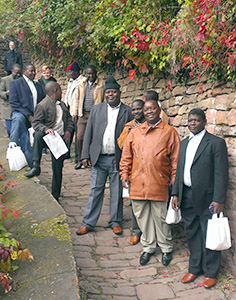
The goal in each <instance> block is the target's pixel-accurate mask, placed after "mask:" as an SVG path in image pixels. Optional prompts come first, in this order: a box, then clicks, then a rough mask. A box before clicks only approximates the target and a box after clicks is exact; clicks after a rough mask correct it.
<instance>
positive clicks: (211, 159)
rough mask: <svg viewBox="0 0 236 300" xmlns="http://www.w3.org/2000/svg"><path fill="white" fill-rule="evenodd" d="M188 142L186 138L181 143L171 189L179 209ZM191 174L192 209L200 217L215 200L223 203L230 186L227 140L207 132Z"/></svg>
mask: <svg viewBox="0 0 236 300" xmlns="http://www.w3.org/2000/svg"><path fill="white" fill-rule="evenodd" d="M188 139H189V138H186V139H184V140H183V141H182V142H181V144H180V150H179V159H178V166H177V172H176V178H175V183H174V186H173V189H172V195H176V196H178V197H179V207H180V206H181V201H182V196H183V178H184V165H185V153H186V148H187V144H188ZM190 174H191V182H192V201H193V209H194V211H195V212H196V214H197V215H201V214H202V212H203V210H204V209H206V208H207V207H209V205H210V203H211V202H212V201H215V202H219V203H224V202H225V200H226V191H227V184H228V155H227V147H226V144H225V141H224V140H223V139H221V138H219V137H217V136H215V135H212V134H210V133H208V132H206V134H205V135H204V137H203V138H202V141H201V143H200V145H199V147H198V149H197V152H196V154H195V157H194V160H193V164H192V167H191V170H190Z"/></svg>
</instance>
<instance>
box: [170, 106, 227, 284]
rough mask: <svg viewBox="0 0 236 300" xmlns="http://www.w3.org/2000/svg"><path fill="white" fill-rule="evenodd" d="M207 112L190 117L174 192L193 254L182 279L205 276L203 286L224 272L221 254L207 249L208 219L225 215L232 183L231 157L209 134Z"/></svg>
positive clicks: (174, 203) (221, 143)
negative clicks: (206, 128) (215, 215)
mask: <svg viewBox="0 0 236 300" xmlns="http://www.w3.org/2000/svg"><path fill="white" fill-rule="evenodd" d="M205 125H206V116H205V113H204V111H203V110H201V109H199V108H196V109H192V110H191V111H190V112H189V115H188V128H189V130H190V136H189V137H187V138H186V139H184V140H183V141H182V142H181V145H180V152H179V159H178V166H177V173H176V178H175V183H174V186H173V189H172V195H173V204H172V207H173V209H175V210H176V211H177V210H178V208H179V207H180V208H181V213H182V218H183V222H184V226H185V233H186V237H187V241H188V246H189V250H190V258H189V270H188V273H187V274H185V276H184V277H183V278H182V280H181V281H182V282H183V283H189V282H192V281H194V280H195V278H196V277H197V276H198V275H199V274H201V273H203V274H204V276H205V279H204V282H203V285H204V287H205V288H211V287H212V286H214V285H215V283H216V276H217V274H218V271H219V268H220V251H212V250H209V249H206V247H205V244H206V231H207V222H208V219H210V218H211V217H212V213H211V212H210V210H209V207H210V206H212V207H213V208H214V213H219V212H222V211H223V208H224V203H225V200H226V191H227V183H228V155H227V147H226V144H225V141H224V140H223V139H221V138H219V137H216V136H215V135H212V134H210V133H208V132H207V131H206V130H205Z"/></svg>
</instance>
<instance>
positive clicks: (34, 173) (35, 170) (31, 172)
mask: <svg viewBox="0 0 236 300" xmlns="http://www.w3.org/2000/svg"><path fill="white" fill-rule="evenodd" d="M40 172H41V170H40V167H33V168H32V169H31V170H29V172H27V173H25V174H24V176H25V177H27V178H32V177H34V176H38V175H39V174H40Z"/></svg>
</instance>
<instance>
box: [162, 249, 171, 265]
mask: <svg viewBox="0 0 236 300" xmlns="http://www.w3.org/2000/svg"><path fill="white" fill-rule="evenodd" d="M171 260H172V252H169V253H162V260H161V262H162V264H163V266H165V267H166V266H168V265H169V263H170V262H171Z"/></svg>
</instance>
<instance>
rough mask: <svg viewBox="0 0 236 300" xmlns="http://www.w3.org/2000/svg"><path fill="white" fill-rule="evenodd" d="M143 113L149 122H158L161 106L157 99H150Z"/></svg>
mask: <svg viewBox="0 0 236 300" xmlns="http://www.w3.org/2000/svg"><path fill="white" fill-rule="evenodd" d="M143 113H144V117H145V119H146V120H147V122H148V124H156V123H157V122H158V121H159V120H160V108H159V106H158V105H157V103H156V101H152V100H148V101H147V102H146V103H145V104H144V107H143Z"/></svg>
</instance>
